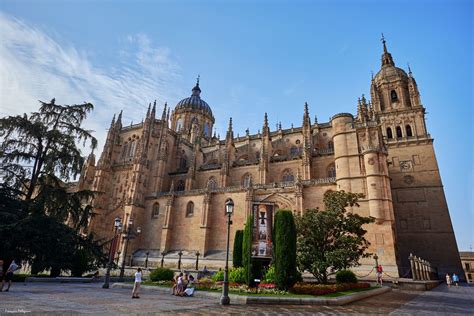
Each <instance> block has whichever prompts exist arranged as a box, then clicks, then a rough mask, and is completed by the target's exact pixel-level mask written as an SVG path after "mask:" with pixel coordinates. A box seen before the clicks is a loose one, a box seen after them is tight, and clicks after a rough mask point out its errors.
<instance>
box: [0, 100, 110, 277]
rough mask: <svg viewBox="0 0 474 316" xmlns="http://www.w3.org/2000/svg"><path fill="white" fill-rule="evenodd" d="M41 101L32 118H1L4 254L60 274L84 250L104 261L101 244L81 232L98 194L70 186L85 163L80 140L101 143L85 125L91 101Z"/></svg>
mask: <svg viewBox="0 0 474 316" xmlns="http://www.w3.org/2000/svg"><path fill="white" fill-rule="evenodd" d="M40 103H41V106H40V109H39V111H38V112H33V113H32V114H31V115H30V116H28V115H27V114H24V115H19V116H8V117H3V118H0V140H1V145H0V175H1V177H2V180H3V181H2V183H1V185H0V187H1V189H0V201H1V202H0V206H1V208H0V240H2V243H1V245H0V253H2V255H3V254H6V255H5V257H7V258H10V259H12V258H17V259H21V260H26V261H28V262H30V263H32V264H34V266H35V267H37V268H38V269H41V270H43V269H51V274H58V273H59V271H61V270H68V269H71V268H72V263H71V260H72V258H74V257H77V254H76V253H77V252H78V251H79V250H81V251H86V252H87V253H88V254H90V255H91V256H92V259H91V262H102V260H103V259H104V258H103V255H102V251H101V245H100V244H99V243H97V242H95V241H93V239H92V237H91V236H85V235H84V234H82V233H81V230H82V229H83V228H85V227H86V226H87V223H88V221H89V219H90V217H91V216H92V215H93V214H92V206H91V205H90V204H88V203H87V202H88V201H90V199H91V198H92V196H93V194H94V193H93V192H91V191H85V190H84V191H74V190H70V188H69V186H68V182H69V181H70V180H71V178H75V177H76V176H77V175H78V174H79V173H80V171H81V168H82V166H83V164H84V160H85V159H84V157H83V156H82V153H81V150H80V148H79V147H78V146H79V144H80V143H82V146H84V145H85V144H86V143H90V145H91V148H92V149H94V148H95V147H96V146H97V141H96V139H95V138H94V137H93V136H92V134H91V131H88V130H85V129H83V128H82V127H81V125H82V122H83V120H84V119H85V118H86V117H87V115H88V113H89V112H90V111H92V109H93V105H92V104H90V103H84V104H79V105H64V106H63V105H58V104H56V102H55V99H52V100H51V102H50V103H45V102H41V101H40ZM66 222H67V223H68V224H69V225H66Z"/></svg>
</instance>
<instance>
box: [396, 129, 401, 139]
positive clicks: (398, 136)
mask: <svg viewBox="0 0 474 316" xmlns="http://www.w3.org/2000/svg"><path fill="white" fill-rule="evenodd" d="M396 131H397V138H402V137H403V136H402V129H401V127H400V126H397V128H396Z"/></svg>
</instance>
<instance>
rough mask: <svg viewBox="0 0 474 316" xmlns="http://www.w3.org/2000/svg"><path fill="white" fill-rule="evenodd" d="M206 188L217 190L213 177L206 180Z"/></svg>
mask: <svg viewBox="0 0 474 316" xmlns="http://www.w3.org/2000/svg"><path fill="white" fill-rule="evenodd" d="M207 188H208V189H209V190H215V189H217V180H216V178H215V177H210V178H209V180H207Z"/></svg>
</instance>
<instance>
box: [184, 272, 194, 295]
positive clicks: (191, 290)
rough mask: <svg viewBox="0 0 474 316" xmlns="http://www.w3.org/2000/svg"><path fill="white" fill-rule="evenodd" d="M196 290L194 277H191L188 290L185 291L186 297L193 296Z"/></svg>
mask: <svg viewBox="0 0 474 316" xmlns="http://www.w3.org/2000/svg"><path fill="white" fill-rule="evenodd" d="M194 290H195V288H194V277H193V276H192V275H190V276H189V282H188V285H187V287H186V289H185V290H184V296H193V294H194Z"/></svg>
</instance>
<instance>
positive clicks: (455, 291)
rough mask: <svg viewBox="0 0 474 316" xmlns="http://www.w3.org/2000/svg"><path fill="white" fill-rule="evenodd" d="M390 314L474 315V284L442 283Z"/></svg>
mask: <svg viewBox="0 0 474 316" xmlns="http://www.w3.org/2000/svg"><path fill="white" fill-rule="evenodd" d="M390 315H394V316H395V315H397V316H398V315H474V286H468V285H467V284H461V286H452V287H451V288H448V286H447V285H446V284H442V285H440V286H438V287H437V288H435V289H433V290H431V291H427V292H423V293H422V294H421V295H419V296H418V297H416V298H415V299H414V300H412V301H410V302H408V303H406V304H404V305H403V306H401V307H400V308H398V309H396V310H395V311H393V312H392V313H390Z"/></svg>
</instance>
